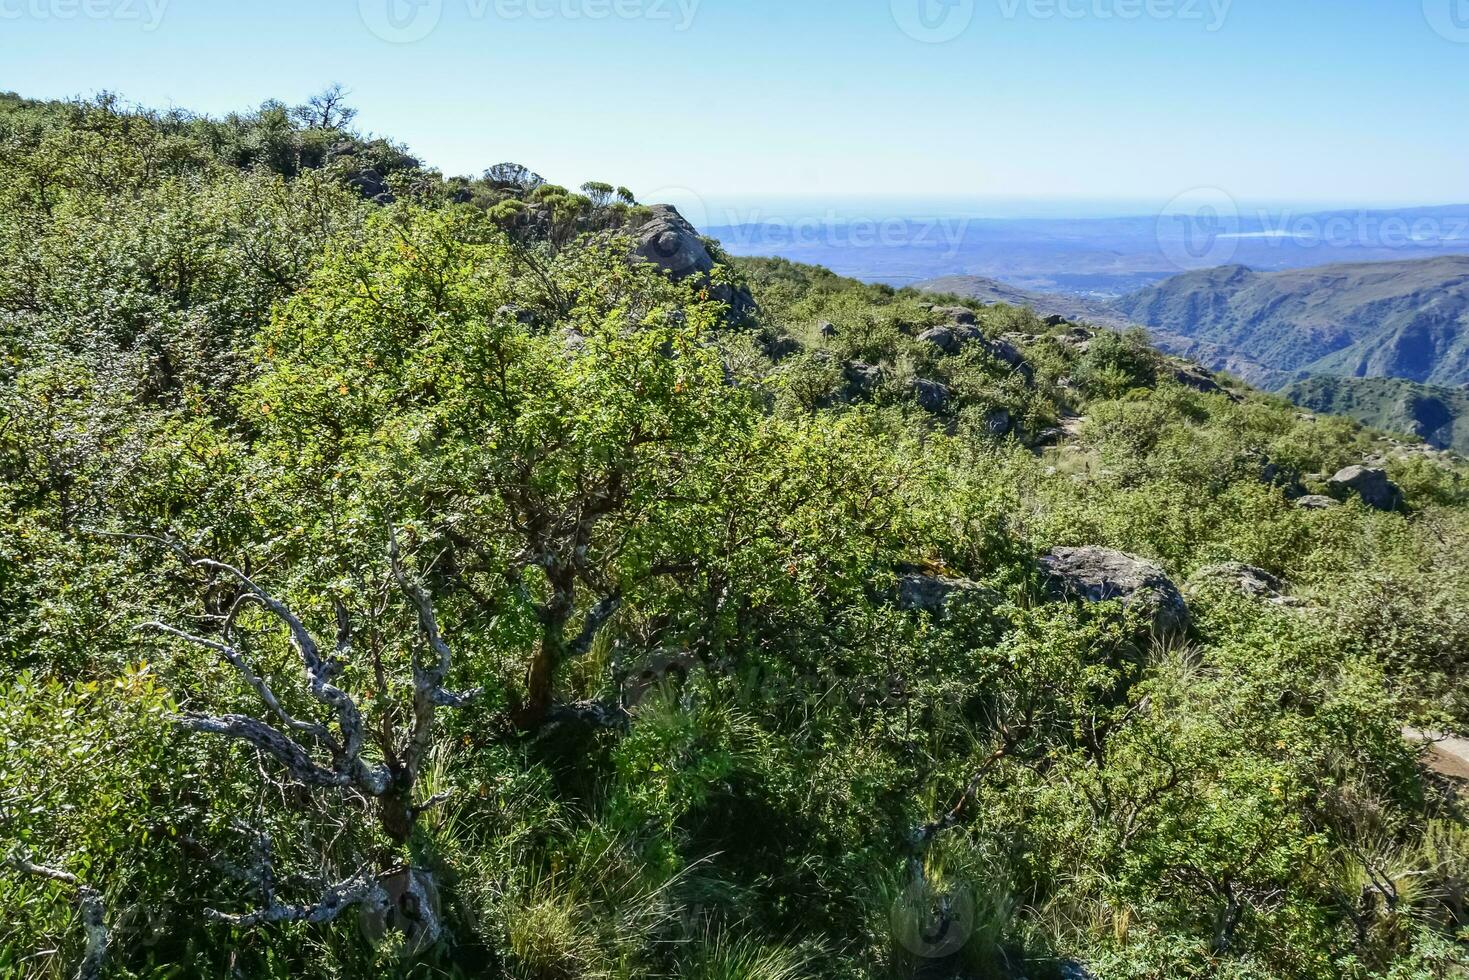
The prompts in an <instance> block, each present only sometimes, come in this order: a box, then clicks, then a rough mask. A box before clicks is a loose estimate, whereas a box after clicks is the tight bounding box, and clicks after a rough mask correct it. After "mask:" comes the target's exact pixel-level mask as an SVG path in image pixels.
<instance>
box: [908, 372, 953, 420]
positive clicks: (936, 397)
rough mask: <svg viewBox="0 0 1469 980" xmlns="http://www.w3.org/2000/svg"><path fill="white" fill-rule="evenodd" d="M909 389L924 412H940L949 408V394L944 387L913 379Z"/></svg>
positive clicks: (934, 382)
mask: <svg viewBox="0 0 1469 980" xmlns="http://www.w3.org/2000/svg"><path fill="white" fill-rule="evenodd" d="M909 388H910V389H911V390H912V392H913V395H914V397H915V398H917V399H918V404H919V406H920V407H921V408H922V409H923V410H924V411H925V412H942V411H943V410H944V409H945V408H948V407H949V398H950V392H949V389H948V386H946V385H942V384H940V383H939V382H937V381H929V380H928V379H926V378H914V379H913V381H912V382H910V384H909Z"/></svg>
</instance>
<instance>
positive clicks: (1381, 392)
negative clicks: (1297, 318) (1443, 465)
mask: <svg viewBox="0 0 1469 980" xmlns="http://www.w3.org/2000/svg"><path fill="white" fill-rule="evenodd" d="M1282 394H1284V395H1285V397H1287V398H1289V399H1290V400H1291V401H1293V402H1295V403H1296V404H1297V405H1300V406H1302V407H1305V408H1309V409H1312V410H1314V411H1318V412H1329V413H1332V414H1335V415H1346V416H1348V417H1350V418H1354V419H1356V420H1358V421H1359V422H1362V423H1364V424H1366V425H1370V426H1372V427H1373V428H1376V429H1382V430H1384V431H1386V432H1404V433H1407V434H1408V435H1411V436H1416V437H1418V438H1420V439H1422V440H1424V441H1425V442H1427V443H1428V444H1429V445H1431V446H1436V447H1437V448H1439V449H1455V450H1457V451H1459V452H1461V453H1469V390H1465V389H1463V388H1436V387H1432V386H1429V385H1420V384H1415V383H1413V382H1411V381H1402V380H1399V379H1396V378H1329V377H1321V378H1311V379H1310V380H1307V381H1301V382H1298V383H1296V384H1293V385H1291V386H1290V387H1289V388H1287V389H1286V390H1285V391H1284V392H1282Z"/></svg>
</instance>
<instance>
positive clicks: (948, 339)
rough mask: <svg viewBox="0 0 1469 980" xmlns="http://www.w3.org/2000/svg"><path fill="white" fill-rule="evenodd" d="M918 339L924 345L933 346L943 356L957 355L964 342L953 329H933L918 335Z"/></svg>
mask: <svg viewBox="0 0 1469 980" xmlns="http://www.w3.org/2000/svg"><path fill="white" fill-rule="evenodd" d="M918 339H919V340H920V341H922V342H923V343H925V344H933V345H934V346H935V347H937V348H938V349H939V350H941V351H943V352H944V353H945V354H957V353H959V350H960V348H962V347H963V346H964V340H963V338H961V337H960V336H959V334H958V333H957V332H956V331H955V330H954V328H953V327H933V328H932V329H930V330H925V331H923V333H921V334H919V335H918Z"/></svg>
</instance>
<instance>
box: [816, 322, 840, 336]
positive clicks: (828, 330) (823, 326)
mask: <svg viewBox="0 0 1469 980" xmlns="http://www.w3.org/2000/svg"><path fill="white" fill-rule="evenodd" d="M816 332H817V333H819V334H821V336H822V337H824V338H826V339H827V340H830V339H831V338H833V337H835V336H836V335H837V332H838V331H837V327H836V324H835V323H828V322H826V321H825V320H823V321H822V322H821V323H820V324H818V325H817V327H816Z"/></svg>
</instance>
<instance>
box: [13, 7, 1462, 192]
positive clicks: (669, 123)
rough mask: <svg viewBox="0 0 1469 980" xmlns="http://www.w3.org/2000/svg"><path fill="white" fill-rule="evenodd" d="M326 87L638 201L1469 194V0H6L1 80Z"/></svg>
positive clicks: (425, 151)
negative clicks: (1211, 191)
mask: <svg viewBox="0 0 1469 980" xmlns="http://www.w3.org/2000/svg"><path fill="white" fill-rule="evenodd" d="M1211 4H1212V6H1211ZM1224 4H1227V11H1221V10H1220V7H1221V5H1224ZM390 6H391V7H392V10H389V9H388V8H389V7H390ZM392 12H396V14H397V19H396V20H389V19H388V16H387V15H388V14H389V13H392ZM1220 13H1223V17H1222V21H1221V19H1220V16H1219V15H1220ZM569 14H577V15H579V16H569ZM1128 14H1137V16H1127V15H1128ZM160 15H161V16H160ZM599 15H605V16H599ZM1109 15H1110V16H1109ZM925 17H926V18H927V19H926V20H925V19H923V18H925ZM415 18H420V19H415ZM155 20H156V24H155V23H154V21H155ZM900 23H902V24H906V25H907V26H908V28H909V30H908V31H906V32H905V30H904V29H903V27H902V26H900ZM430 24H433V25H435V26H433V29H432V30H428V31H427V34H426V36H424V37H422V38H421V39H418V40H410V41H407V42H406V43H392V42H389V41H385V40H383V39H381V38H380V37H379V36H378V35H377V34H375V33H374V31H373V29H372V28H371V26H370V25H376V27H377V28H378V31H379V33H387V34H392V33H393V32H394V31H398V35H397V36H398V37H400V38H404V37H408V38H411V37H413V36H414V35H416V34H418V33H422V32H423V31H424V30H425V29H426V28H427V26H428V25H430ZM925 24H927V25H928V26H925ZM394 25H396V27H395V26H394ZM959 28H962V30H961V29H959ZM949 34H954V35H956V36H954V37H952V38H951V39H949V40H946V41H942V43H932V42H934V41H935V39H939V38H943V37H947V36H948V35H949ZM912 35H918V37H914V36H912ZM333 81H340V82H341V83H342V84H343V85H345V86H346V87H347V88H349V89H350V90H352V93H353V101H354V102H355V103H356V104H357V105H358V106H359V107H360V109H361V116H360V117H359V120H358V122H359V125H360V126H361V127H362V128H364V129H367V130H370V131H373V132H377V133H382V134H387V135H391V136H393V137H395V138H397V139H400V140H402V141H404V142H406V143H407V144H409V146H410V147H411V148H412V149H413V150H414V151H416V152H417V153H418V154H419V155H421V156H422V157H424V158H425V159H426V160H428V161H429V162H431V163H433V164H435V165H437V166H439V167H441V168H442V169H444V170H446V171H449V172H455V173H461V172H463V173H467V172H478V171H479V170H481V169H483V168H484V167H485V166H486V165H488V164H490V163H493V162H496V161H499V160H503V159H511V160H518V161H520V162H523V163H525V164H527V165H529V166H531V167H533V168H535V169H537V170H539V171H540V172H542V173H544V174H545V175H546V176H547V177H549V178H551V179H553V180H555V181H557V182H560V183H567V184H579V183H581V182H582V181H583V180H586V179H593V178H595V179H604V180H608V181H611V182H614V183H624V184H628V185H629V186H632V187H633V188H634V189H635V190H638V191H640V192H641V193H642V194H644V195H645V196H646V195H650V194H652V193H655V192H657V191H659V190H661V189H664V188H689V189H691V190H693V191H694V192H695V193H697V194H700V195H704V196H706V197H709V198H711V199H719V200H728V199H732V198H737V197H738V198H744V199H757V200H758V199H760V198H762V197H772V196H774V195H777V194H779V195H796V196H807V197H828V198H832V199H835V198H839V197H841V198H851V197H858V196H862V195H869V194H885V195H889V196H892V195H900V196H901V195H913V196H920V195H921V196H932V197H971V196H973V197H987V198H988V197H1018V198H1027V199H1044V198H1075V199H1085V200H1090V201H1098V200H1124V199H1125V200H1132V201H1150V202H1159V201H1165V200H1167V199H1169V198H1171V197H1173V196H1174V195H1176V194H1179V193H1182V192H1185V191H1188V190H1190V189H1192V188H1196V187H1200V186H1213V187H1220V188H1223V189H1225V190H1226V191H1227V192H1228V193H1230V194H1232V195H1234V196H1235V197H1236V198H1238V199H1240V200H1242V201H1279V202H1323V203H1326V202H1330V203H1333V204H1363V205H1365V204H1386V203H1424V204H1428V203H1449V202H1455V203H1462V202H1466V201H1469V126H1466V125H1465V118H1464V107H1465V106H1469V0H1233V2H1228V0H234V2H223V0H0V89H6V88H8V89H13V90H16V91H19V92H21V93H22V94H26V95H31V96H38V97H56V96H69V95H79V94H81V95H85V94H91V93H94V92H96V91H98V90H101V89H111V90H114V91H117V92H119V93H121V94H122V95H123V96H125V97H126V98H128V99H129V100H133V101H137V102H141V103H145V104H149V105H153V106H168V105H176V106H180V107H185V108H189V109H195V110H199V111H204V112H208V113H222V112H224V111H227V110H230V109H235V108H244V107H249V106H252V105H255V104H257V103H259V102H260V101H261V100H263V99H266V98H268V97H275V98H280V99H282V100H286V101H298V100H300V99H302V98H303V97H304V96H306V95H307V94H309V93H311V92H313V91H315V90H317V89H320V88H322V87H323V86H324V85H325V84H327V83H329V82H333ZM665 196H670V195H665Z"/></svg>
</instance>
